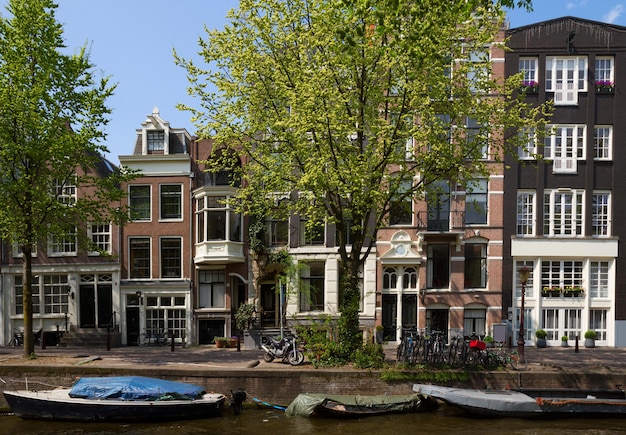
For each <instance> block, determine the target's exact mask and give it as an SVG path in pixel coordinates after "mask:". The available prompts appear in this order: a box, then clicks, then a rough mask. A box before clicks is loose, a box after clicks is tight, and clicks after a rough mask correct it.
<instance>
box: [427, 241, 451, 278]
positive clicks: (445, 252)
mask: <svg viewBox="0 0 626 435" xmlns="http://www.w3.org/2000/svg"><path fill="white" fill-rule="evenodd" d="M427 251H428V258H427V267H426V286H427V287H428V288H448V287H449V285H450V245H448V244H445V245H444V244H441V245H439V244H428V248H427Z"/></svg>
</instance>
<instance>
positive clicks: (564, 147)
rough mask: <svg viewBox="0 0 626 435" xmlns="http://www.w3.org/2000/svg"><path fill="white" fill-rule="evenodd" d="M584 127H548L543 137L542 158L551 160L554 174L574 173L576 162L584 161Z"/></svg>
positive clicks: (576, 166) (576, 167)
mask: <svg viewBox="0 0 626 435" xmlns="http://www.w3.org/2000/svg"><path fill="white" fill-rule="evenodd" d="M585 131H586V127H585V126H584V125H557V126H551V127H549V131H548V134H546V137H545V143H544V157H545V158H546V159H547V160H552V161H553V162H552V163H553V166H552V170H553V171H554V173H576V171H577V170H578V165H577V160H584V159H585V146H586V142H587V140H586V132H585ZM549 133H552V134H549Z"/></svg>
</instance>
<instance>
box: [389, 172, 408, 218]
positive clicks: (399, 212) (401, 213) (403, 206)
mask: <svg viewBox="0 0 626 435" xmlns="http://www.w3.org/2000/svg"><path fill="white" fill-rule="evenodd" d="M411 189H412V181H411V180H404V181H402V182H401V183H399V185H398V187H397V189H396V193H395V194H394V197H393V198H392V200H391V204H390V206H389V207H390V208H389V225H411V224H412V223H413V196H412V195H411Z"/></svg>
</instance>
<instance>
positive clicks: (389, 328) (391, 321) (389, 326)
mask: <svg viewBox="0 0 626 435" xmlns="http://www.w3.org/2000/svg"><path fill="white" fill-rule="evenodd" d="M382 320H383V328H384V331H383V337H384V338H383V339H384V340H385V341H396V339H397V331H396V328H397V326H398V297H397V296H396V295H383V319H382Z"/></svg>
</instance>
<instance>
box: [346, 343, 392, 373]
mask: <svg viewBox="0 0 626 435" xmlns="http://www.w3.org/2000/svg"><path fill="white" fill-rule="evenodd" d="M352 359H353V361H354V367H356V368H357V369H380V368H382V367H383V365H384V364H385V352H384V351H383V347H382V346H381V345H380V344H373V343H368V344H366V345H365V346H363V348H362V349H357V350H356V351H355V352H354V355H353V356H352Z"/></svg>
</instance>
